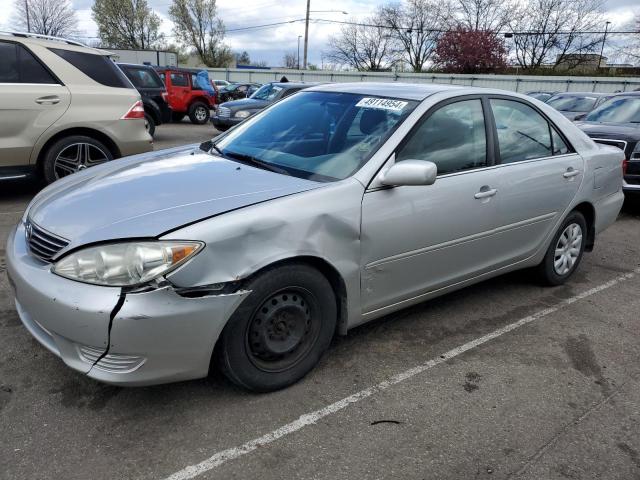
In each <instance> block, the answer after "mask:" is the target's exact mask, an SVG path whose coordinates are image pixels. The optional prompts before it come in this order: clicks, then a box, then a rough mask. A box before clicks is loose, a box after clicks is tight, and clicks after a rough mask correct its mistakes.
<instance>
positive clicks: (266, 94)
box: [211, 82, 317, 132]
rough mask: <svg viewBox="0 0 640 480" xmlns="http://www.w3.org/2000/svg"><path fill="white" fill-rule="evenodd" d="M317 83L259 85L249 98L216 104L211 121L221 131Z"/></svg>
mask: <svg viewBox="0 0 640 480" xmlns="http://www.w3.org/2000/svg"><path fill="white" fill-rule="evenodd" d="M313 85H317V84H316V83H302V82H301V83H292V82H285V83H280V82H272V83H267V84H265V85H263V86H262V87H260V88H259V89H258V90H257V91H256V92H255V93H254V94H253V95H251V97H250V98H244V99H242V100H234V101H231V102H225V103H223V104H221V105H218V107H217V108H216V114H215V115H214V116H213V117H211V122H212V123H213V125H214V127H216V129H218V130H220V131H221V132H223V131H225V130H228V129H229V128H230V127H233V126H234V125H237V124H238V123H240V122H242V121H243V120H246V119H247V118H249V117H250V116H251V115H254V114H256V113H258V112H259V111H260V110H262V109H263V108H265V107H266V106H268V105H270V104H271V103H273V102H277V101H278V100H280V99H282V98H285V97H288V96H289V95H292V94H294V93H296V92H298V91H300V90H302V89H303V88H308V87H310V86H313Z"/></svg>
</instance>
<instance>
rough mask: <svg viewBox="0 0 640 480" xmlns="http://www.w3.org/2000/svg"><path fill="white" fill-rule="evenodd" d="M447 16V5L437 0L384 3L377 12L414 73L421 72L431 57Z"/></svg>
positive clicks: (449, 14)
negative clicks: (379, 12)
mask: <svg viewBox="0 0 640 480" xmlns="http://www.w3.org/2000/svg"><path fill="white" fill-rule="evenodd" d="M451 15H452V6H451V4H450V3H448V2H447V1H438V0H407V1H406V2H405V3H403V4H391V5H387V6H385V7H383V8H382V13H381V17H382V20H383V22H384V24H385V25H388V27H389V28H390V30H391V32H392V33H391V34H392V36H393V38H394V39H395V40H396V41H397V42H398V44H399V45H400V46H401V48H402V56H403V59H404V60H405V61H406V62H407V63H408V64H409V65H410V66H411V68H412V69H413V71H414V72H420V71H422V69H423V68H424V67H425V66H426V64H427V62H428V61H429V60H430V59H431V57H432V56H433V54H434V51H435V48H436V45H437V42H438V38H439V37H440V35H441V34H442V32H443V31H444V30H446V29H447V23H450V19H451Z"/></svg>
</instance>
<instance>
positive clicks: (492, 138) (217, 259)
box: [6, 83, 624, 391]
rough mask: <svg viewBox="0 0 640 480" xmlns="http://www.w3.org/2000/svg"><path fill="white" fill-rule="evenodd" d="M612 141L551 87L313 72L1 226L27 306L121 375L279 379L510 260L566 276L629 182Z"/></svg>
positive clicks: (56, 339) (42, 326)
mask: <svg viewBox="0 0 640 480" xmlns="http://www.w3.org/2000/svg"><path fill="white" fill-rule="evenodd" d="M623 160H624V155H623V153H622V152H621V151H620V150H618V149H616V148H614V147H609V146H603V145H597V144H595V143H594V142H593V141H592V140H590V139H589V138H588V137H587V136H586V135H585V134H583V133H582V132H581V131H580V130H578V128H577V127H575V126H574V125H573V124H572V123H571V122H569V121H568V120H567V119H565V118H564V117H563V116H562V115H561V114H560V113H558V112H557V111H555V110H554V109H552V108H551V107H548V106H546V105H545V104H543V103H541V102H539V101H537V100H534V99H531V98H528V97H525V96H522V95H518V94H514V93H509V92H505V91H499V90H488V89H477V88H458V87H449V86H442V85H403V84H397V83H394V84H372V83H361V84H357V83H356V84H334V85H323V86H316V87H313V88H311V89H308V90H305V91H304V92H300V93H298V94H295V95H293V96H291V97H288V98H286V99H284V100H282V101H280V102H278V103H276V104H275V105H273V106H271V107H269V108H268V109H266V110H264V111H263V112H261V113H259V114H258V115H256V116H255V117H252V118H251V119H249V120H247V121H246V122H244V123H242V124H241V125H239V126H237V127H236V128H234V129H232V130H230V131H229V132H227V133H225V134H224V135H222V136H220V137H217V138H216V139H214V140H213V141H209V142H205V143H204V144H202V145H201V146H199V147H198V146H190V147H184V148H177V149H172V150H164V151H159V152H156V153H153V154H145V155H140V156H135V157H129V158H125V159H122V160H118V161H114V162H110V163H109V164H105V165H102V166H99V167H95V168H92V169H89V170H85V171H83V172H80V173H77V174H74V175H71V176H69V177H67V178H64V179H62V180H60V181H58V182H55V183H54V184H53V185H51V186H49V187H48V188H46V189H45V190H43V191H42V192H41V193H40V194H39V195H38V196H37V197H36V198H35V199H34V200H33V201H32V202H31V204H30V205H29V207H28V208H27V210H26V212H25V214H24V216H23V218H22V220H21V222H20V224H19V225H17V227H16V228H15V230H14V231H13V232H12V233H11V235H10V238H9V241H8V245H7V250H6V251H7V271H8V274H9V278H10V283H11V284H12V285H13V286H14V288H15V299H16V300H15V303H16V308H17V311H18V313H19V315H20V318H21V319H22V322H23V323H24V325H25V327H26V328H27V329H28V330H29V331H30V332H31V333H32V334H33V336H34V337H35V338H37V339H38V340H39V341H40V342H41V343H42V344H43V345H44V346H45V347H46V348H48V349H49V350H50V351H51V352H53V353H54V354H55V355H57V356H59V357H60V358H61V359H62V360H63V361H64V362H65V363H66V364H67V365H68V366H70V367H71V368H73V369H75V370H78V371H80V372H82V373H84V374H86V375H88V376H89V377H91V378H94V379H97V380H100V381H103V382H107V383H112V384H118V385H149V384H155V383H162V382H171V381H178V380H186V379H193V378H199V377H204V376H206V375H207V374H208V372H209V367H210V365H217V366H218V367H219V368H221V369H222V370H223V371H224V372H225V374H226V375H227V376H228V377H229V378H230V379H231V380H232V381H233V382H235V383H237V384H239V385H241V386H243V387H246V388H248V389H252V390H257V391H269V390H274V389H278V388H282V387H285V386H287V385H290V384H291V383H293V382H295V381H297V380H299V379H300V378H302V377H303V376H304V375H305V374H306V373H307V372H309V371H310V370H311V369H312V368H313V367H314V365H315V364H316V363H317V362H318V360H319V359H320V357H321V355H322V354H323V353H324V352H325V350H327V347H328V346H329V343H330V341H331V339H332V337H333V336H334V335H335V334H340V335H344V334H346V333H347V331H348V330H349V329H350V328H352V327H354V326H356V325H359V324H361V323H364V322H367V321H369V320H372V319H374V318H377V317H380V316H383V315H386V314H388V313H390V312H393V311H396V310H399V309H401V308H405V307H407V306H409V305H413V304H416V303H419V302H422V301H425V300H427V299H429V298H432V297H435V296H438V295H442V294H445V293H447V292H451V291H453V290H456V289H460V288H462V287H464V286H466V285H469V284H472V283H476V282H480V281H482V280H485V279H487V278H490V277H493V276H496V275H501V274H503V273H505V272H509V271H512V270H516V269H523V268H531V271H532V272H533V273H536V274H537V276H538V278H540V279H541V280H542V281H544V282H545V283H547V284H550V285H558V284H561V283H563V282H565V281H567V280H568V279H569V278H570V277H571V275H572V274H573V273H574V272H575V271H576V268H577V267H578V264H579V263H580V259H581V257H582V255H583V252H584V251H589V250H591V249H592V248H593V245H594V241H595V239H596V235H597V234H598V233H599V232H601V231H602V230H604V229H605V228H607V227H608V226H609V225H611V224H612V223H613V222H614V221H615V219H616V216H617V215H618V212H619V210H620V208H621V205H622V202H623V198H624V197H623V193H622V189H621V185H622V162H623Z"/></svg>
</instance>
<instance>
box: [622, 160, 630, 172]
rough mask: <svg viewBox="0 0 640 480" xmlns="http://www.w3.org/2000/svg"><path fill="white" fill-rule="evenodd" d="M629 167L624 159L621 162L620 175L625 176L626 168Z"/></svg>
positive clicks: (627, 161)
mask: <svg viewBox="0 0 640 480" xmlns="http://www.w3.org/2000/svg"><path fill="white" fill-rule="evenodd" d="M628 166H629V160H627V159H626V158H625V159H624V160H622V174H623V175H626V174H627V167H628Z"/></svg>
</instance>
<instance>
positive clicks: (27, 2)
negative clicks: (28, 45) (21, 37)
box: [24, 0, 31, 33]
mask: <svg viewBox="0 0 640 480" xmlns="http://www.w3.org/2000/svg"><path fill="white" fill-rule="evenodd" d="M24 9H25V11H26V12H27V33H31V22H30V21H29V0H24Z"/></svg>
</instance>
